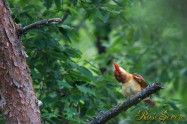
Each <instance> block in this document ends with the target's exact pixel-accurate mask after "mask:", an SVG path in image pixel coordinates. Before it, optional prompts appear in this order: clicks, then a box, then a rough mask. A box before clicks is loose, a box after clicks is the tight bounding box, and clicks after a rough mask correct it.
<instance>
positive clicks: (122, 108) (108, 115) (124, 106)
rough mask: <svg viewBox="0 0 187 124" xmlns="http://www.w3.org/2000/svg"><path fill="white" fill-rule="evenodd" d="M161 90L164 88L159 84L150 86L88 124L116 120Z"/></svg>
mask: <svg viewBox="0 0 187 124" xmlns="http://www.w3.org/2000/svg"><path fill="white" fill-rule="evenodd" d="M160 89H162V87H161V85H160V84H159V83H153V84H150V85H149V86H147V87H146V88H145V89H143V90H141V91H140V92H138V93H137V94H136V95H134V96H132V97H129V98H128V99H126V100H125V101H123V102H122V103H119V104H118V105H116V106H114V107H112V108H111V109H109V110H108V111H106V112H104V113H99V114H98V115H97V116H96V117H95V118H94V119H93V120H91V121H90V122H88V123H87V124H104V123H106V122H107V121H108V120H110V119H112V118H114V117H115V116H117V115H118V114H120V113H121V112H123V111H126V110H127V109H128V108H130V107H132V106H133V105H136V104H137V103H139V102H140V101H141V100H143V99H145V98H146V97H148V96H150V95H151V94H153V93H156V92H157V91H159V90H160Z"/></svg>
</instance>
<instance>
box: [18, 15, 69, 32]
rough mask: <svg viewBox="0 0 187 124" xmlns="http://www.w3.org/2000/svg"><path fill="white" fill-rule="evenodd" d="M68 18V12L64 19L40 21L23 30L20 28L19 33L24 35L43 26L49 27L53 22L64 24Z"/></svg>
mask: <svg viewBox="0 0 187 124" xmlns="http://www.w3.org/2000/svg"><path fill="white" fill-rule="evenodd" d="M67 17H68V12H66V13H65V14H64V16H63V17H62V18H51V19H44V20H40V21H37V22H34V23H32V24H29V25H27V26H25V27H23V28H21V27H20V28H19V30H18V31H19V34H20V35H22V34H23V33H26V32H27V31H28V30H30V29H35V28H38V27H40V26H41V25H47V24H50V23H52V22H57V23H62V22H64V21H65V20H66V18H67Z"/></svg>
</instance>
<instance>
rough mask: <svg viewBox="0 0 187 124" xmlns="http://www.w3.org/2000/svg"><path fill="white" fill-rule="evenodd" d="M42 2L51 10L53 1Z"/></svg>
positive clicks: (45, 0)
mask: <svg viewBox="0 0 187 124" xmlns="http://www.w3.org/2000/svg"><path fill="white" fill-rule="evenodd" d="M43 2H44V5H45V6H46V8H47V9H49V8H51V6H52V4H53V0H44V1H43Z"/></svg>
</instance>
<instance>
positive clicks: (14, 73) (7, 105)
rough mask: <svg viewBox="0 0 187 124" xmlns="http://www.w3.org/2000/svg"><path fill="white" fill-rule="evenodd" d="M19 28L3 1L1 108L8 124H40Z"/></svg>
mask: <svg viewBox="0 0 187 124" xmlns="http://www.w3.org/2000/svg"><path fill="white" fill-rule="evenodd" d="M25 55H26V54H25V51H24V49H23V47H22V43H21V38H20V37H19V35H18V29H17V26H16V24H15V22H14V21H13V20H12V18H11V15H10V12H9V10H8V7H7V4H6V3H5V0H0V109H1V111H2V113H3V114H4V116H5V119H6V123H7V124H31V123H34V124H41V119H40V111H39V107H38V104H37V98H36V95H35V92H34V89H33V85H32V79H31V76H30V72H29V68H28V66H27V63H26V59H25Z"/></svg>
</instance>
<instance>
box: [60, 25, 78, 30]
mask: <svg viewBox="0 0 187 124" xmlns="http://www.w3.org/2000/svg"><path fill="white" fill-rule="evenodd" d="M58 27H61V28H63V29H66V30H73V29H75V28H74V27H72V26H70V25H64V24H61V25H59V26H58Z"/></svg>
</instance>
